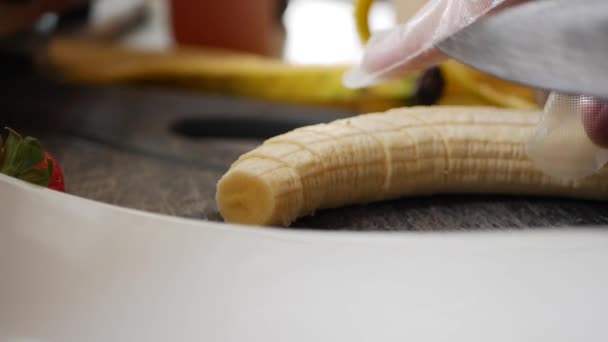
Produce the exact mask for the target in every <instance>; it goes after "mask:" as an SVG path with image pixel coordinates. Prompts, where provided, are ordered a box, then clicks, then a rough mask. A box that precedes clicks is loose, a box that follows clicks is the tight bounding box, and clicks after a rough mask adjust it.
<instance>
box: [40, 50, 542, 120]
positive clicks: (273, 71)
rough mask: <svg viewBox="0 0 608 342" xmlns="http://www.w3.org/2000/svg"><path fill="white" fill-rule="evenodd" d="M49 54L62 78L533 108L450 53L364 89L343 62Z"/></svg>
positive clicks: (244, 93) (371, 102) (275, 98)
mask: <svg viewBox="0 0 608 342" xmlns="http://www.w3.org/2000/svg"><path fill="white" fill-rule="evenodd" d="M49 61H50V64H51V66H52V67H53V68H55V69H57V70H58V71H59V72H60V73H61V75H63V77H64V79H65V80H66V81H68V82H72V83H79V84H138V85H142V84H143V85H159V86H163V87H173V88H179V89H187V90H193V91H197V92H204V93H214V94H222V95H231V96H238V97H245V98H252V99H259V100H266V101H271V102H279V103H290V104H299V105H313V106H322V107H329V108H342V109H348V110H353V111H358V112H377V111H384V110H388V109H391V108H396V107H404V106H412V105H417V104H421V97H420V94H421V93H422V90H425V91H426V92H427V93H429V92H430V93H432V94H434V96H433V101H432V103H424V104H439V105H458V104H461V105H477V106H495V107H506V108H516V109H533V108H537V104H536V102H535V92H534V91H533V90H532V89H528V88H525V87H521V86H518V85H515V84H511V83H508V82H505V81H501V80H498V79H495V78H492V77H490V76H488V75H485V74H482V73H480V72H477V71H475V70H473V69H471V68H468V67H466V66H464V65H461V64H458V63H456V62H453V61H450V62H446V63H444V64H442V65H440V66H439V67H438V69H439V71H440V75H439V80H438V82H435V83H434V85H433V87H432V89H428V86H427V87H426V88H424V89H423V87H422V85H421V82H420V79H421V78H422V77H424V73H418V74H413V75H411V76H408V77H405V78H403V79H400V80H396V81H391V82H387V83H383V84H380V85H376V86H371V87H367V88H363V89H349V88H346V87H344V86H343V85H342V76H343V74H344V73H345V72H346V71H347V70H348V69H349V66H348V65H293V64H288V63H285V62H283V61H281V60H280V59H274V58H267V57H261V56H257V55H251V54H245V53H239V52H232V51H224V50H218V49H207V48H186V47H180V48H176V49H174V50H171V51H162V52H159V51H145V50H136V49H132V48H126V47H123V46H120V45H118V44H113V43H104V42H95V41H85V40H79V39H73V38H72V39H67V38H61V39H60V38H56V39H54V40H53V41H52V42H51V43H50V45H49Z"/></svg>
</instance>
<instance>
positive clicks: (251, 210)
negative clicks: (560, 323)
mask: <svg viewBox="0 0 608 342" xmlns="http://www.w3.org/2000/svg"><path fill="white" fill-rule="evenodd" d="M540 115H541V114H540V112H537V111H516V110H507V109H498V108H491V107H465V106H431V107H409V108H400V109H394V110H389V111H387V112H385V113H372V114H365V115H360V116H356V117H352V118H347V119H341V120H337V121H334V122H331V123H328V124H319V125H312V126H306V127H301V128H298V129H295V130H293V131H291V132H288V133H285V134H282V135H279V136H276V137H273V138H271V139H268V140H267V141H265V142H264V143H263V144H262V145H261V146H259V147H257V148H256V149H254V150H252V151H250V152H248V153H246V154H244V155H242V156H241V157H240V158H239V159H238V160H237V161H235V162H234V164H233V165H232V166H231V167H230V169H229V170H228V172H227V173H226V174H225V175H224V176H223V177H222V178H221V179H220V181H219V182H218V184H217V193H216V201H217V205H218V208H219V211H220V213H221V215H222V216H223V218H224V219H225V220H226V221H228V222H234V223H241V224H251V225H283V226H288V225H289V224H291V223H292V222H293V221H294V220H296V219H297V218H299V217H301V216H305V215H309V214H312V213H314V212H315V211H316V210H319V209H324V208H333V207H340V206H345V205H349V204H357V203H359V204H363V203H369V202H373V201H381V200H387V199H393V198H398V197H403V196H415V195H431V194H439V193H497V194H521V195H554V196H564V197H573V198H585V199H606V198H608V172H606V171H605V170H603V171H602V172H600V173H599V174H597V175H594V176H591V177H588V178H586V179H584V180H582V181H578V182H575V181H566V180H560V179H556V178H552V177H550V176H548V175H546V174H544V173H542V172H541V171H539V170H538V169H537V168H535V166H534V165H533V164H532V162H531V161H530V160H529V159H528V157H527V154H526V142H527V140H528V139H529V137H530V135H531V134H532V129H533V128H534V126H535V124H536V123H537V122H538V120H539V118H540Z"/></svg>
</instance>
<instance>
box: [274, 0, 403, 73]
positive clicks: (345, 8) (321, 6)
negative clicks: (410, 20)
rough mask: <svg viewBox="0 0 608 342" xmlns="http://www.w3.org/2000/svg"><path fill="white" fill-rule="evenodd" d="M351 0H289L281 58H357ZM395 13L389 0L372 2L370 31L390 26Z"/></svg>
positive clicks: (359, 48)
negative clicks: (387, 0) (285, 39)
mask: <svg viewBox="0 0 608 342" xmlns="http://www.w3.org/2000/svg"><path fill="white" fill-rule="evenodd" d="M353 4H354V1H336V0H334V1H330V0H290V4H289V7H288V8H287V11H286V12H285V16H284V23H285V29H286V30H287V41H286V43H285V60H286V61H287V62H290V63H296V64H346V63H355V62H358V60H359V59H360V58H361V55H362V53H363V46H362V44H361V42H360V40H359V37H358V36H357V29H356V26H355V15H354V6H353ZM394 16H395V14H394V12H393V7H392V6H391V5H390V3H385V2H376V3H374V5H373V6H372V8H371V11H370V18H369V24H370V28H371V29H372V30H373V31H376V30H383V29H387V28H389V27H391V26H392V25H393V24H394V22H395V18H394Z"/></svg>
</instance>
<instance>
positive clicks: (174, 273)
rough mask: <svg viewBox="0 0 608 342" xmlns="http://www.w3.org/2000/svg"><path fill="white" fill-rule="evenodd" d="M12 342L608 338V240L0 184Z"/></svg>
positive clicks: (0, 281) (0, 250) (0, 272)
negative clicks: (163, 206)
mask: <svg viewBox="0 0 608 342" xmlns="http://www.w3.org/2000/svg"><path fill="white" fill-rule="evenodd" d="M0 217H1V218H2V221H1V226H0V340H1V341H3V342H4V341H45V342H47V341H48V342H50V341H52V342H59V341H61V342H83V341H87V342H97V341H100V342H101V341H103V342H108V341H125V342H126V341H129V342H132V341H147V342H153V341H210V342H211V341H213V342H215V341H235V342H236V341H238V342H242V341H264V342H272V341H277V342H279V341H289V342H295V341H306V342H311V341H315V342H318V341H332V342H334V341H349V342H355V341H400V342H402V341H433V342H440V341H450V342H454V341H466V342H476V341H480V342H481V341H483V342H488V341H492V342H497V341H505V342H506V341H509V342H513V341H518V342H521V341H535V342H538V341H551V342H560V341H568V342H571V341H585V342H591V341H598V342H599V341H602V342H605V341H608V325H607V324H606V322H607V320H608V295H607V291H606V289H608V271H607V270H608V232H606V231H605V230H604V231H602V230H579V229H572V230H559V231H558V230H540V231H539V230H535V231H503V232H485V233H479V232H478V233H456V232H454V233H355V232H351V233H337V232H335V233H330V232H313V231H296V230H287V229H285V230H283V229H268V228H253V227H242V226H235V225H226V224H220V223H211V222H201V221H193V220H184V219H177V218H172V217H167V216H161V215H153V214H149V213H144V212H139V211H134V210H127V209H123V208H118V207H114V206H110V205H106V204H102V203H98V202H93V201H90V200H85V199H82V198H78V197H74V196H70V195H66V194H61V193H57V192H54V191H51V190H47V189H41V188H39V187H35V186H30V185H28V184H25V183H22V182H20V181H17V180H14V179H11V178H7V177H4V176H0Z"/></svg>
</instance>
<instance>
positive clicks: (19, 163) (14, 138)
mask: <svg viewBox="0 0 608 342" xmlns="http://www.w3.org/2000/svg"><path fill="white" fill-rule="evenodd" d="M7 130H8V136H7V138H6V140H5V141H4V142H3V141H2V136H1V135H0V173H3V174H5V175H8V176H11V177H15V178H18V179H21V180H23V181H26V182H29V183H33V184H37V185H41V186H45V187H48V188H50V189H53V190H57V191H62V192H64V191H65V183H64V179H63V172H62V171H61V168H60V167H59V164H58V163H57V161H56V160H55V158H53V156H51V154H50V153H48V152H47V151H45V150H44V148H43V147H42V144H40V142H39V141H38V139H36V138H32V137H25V138H22V137H21V136H20V135H19V134H18V133H17V132H15V131H13V130H12V129H10V128H7Z"/></svg>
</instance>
